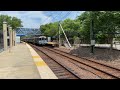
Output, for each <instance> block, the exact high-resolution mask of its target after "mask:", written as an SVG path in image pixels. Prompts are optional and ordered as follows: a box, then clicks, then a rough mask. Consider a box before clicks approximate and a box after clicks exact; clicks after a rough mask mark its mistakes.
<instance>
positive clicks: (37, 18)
mask: <svg viewBox="0 0 120 90" xmlns="http://www.w3.org/2000/svg"><path fill="white" fill-rule="evenodd" d="M0 14H3V15H9V16H12V17H13V16H15V17H17V18H20V19H21V20H22V22H23V23H22V24H23V26H24V27H26V28H27V27H28V28H39V26H40V23H42V22H43V21H44V20H45V19H46V18H48V16H47V15H45V14H44V13H43V11H0ZM50 21H51V19H50V18H49V20H48V21H46V22H44V24H45V23H48V22H50Z"/></svg>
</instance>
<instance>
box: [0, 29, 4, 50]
mask: <svg viewBox="0 0 120 90" xmlns="http://www.w3.org/2000/svg"><path fill="white" fill-rule="evenodd" d="M2 50H3V30H0V52H1V51H2Z"/></svg>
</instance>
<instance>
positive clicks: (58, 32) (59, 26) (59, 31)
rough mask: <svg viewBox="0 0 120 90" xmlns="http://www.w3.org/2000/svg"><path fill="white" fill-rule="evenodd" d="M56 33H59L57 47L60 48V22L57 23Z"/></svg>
mask: <svg viewBox="0 0 120 90" xmlns="http://www.w3.org/2000/svg"><path fill="white" fill-rule="evenodd" d="M58 33H59V47H60V46H61V43H60V21H59V22H58Z"/></svg>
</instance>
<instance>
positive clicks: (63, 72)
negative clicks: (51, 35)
mask: <svg viewBox="0 0 120 90" xmlns="http://www.w3.org/2000/svg"><path fill="white" fill-rule="evenodd" d="M30 45H31V46H32V47H33V48H34V49H35V50H36V51H37V52H38V54H39V55H41V57H42V58H43V59H44V61H45V62H46V63H47V64H48V66H49V67H50V68H51V70H52V71H53V72H54V73H55V75H56V76H57V77H58V79H81V78H80V77H79V76H77V75H76V74H75V73H74V72H73V71H71V70H69V68H66V67H65V66H63V65H62V64H61V63H59V62H57V61H56V60H54V58H51V57H50V56H49V55H47V54H46V53H44V52H43V51H42V50H40V49H39V47H38V46H35V45H32V44H30Z"/></svg>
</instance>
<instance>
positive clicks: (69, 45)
mask: <svg viewBox="0 0 120 90" xmlns="http://www.w3.org/2000/svg"><path fill="white" fill-rule="evenodd" d="M60 27H61V29H62V31H63V34H64V36H65V38H66V40H67V43H68V45H69V47H70V48H71V44H70V42H69V41H68V38H67V36H66V34H65V32H64V30H63V28H62V26H61V24H60Z"/></svg>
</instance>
